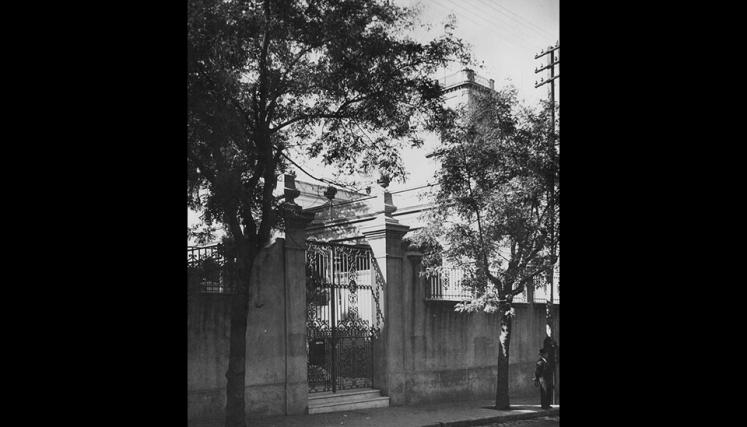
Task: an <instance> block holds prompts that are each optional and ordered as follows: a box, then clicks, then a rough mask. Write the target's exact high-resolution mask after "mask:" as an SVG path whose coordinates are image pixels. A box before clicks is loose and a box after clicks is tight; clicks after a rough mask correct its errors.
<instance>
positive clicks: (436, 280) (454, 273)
mask: <svg viewBox="0 0 747 427" xmlns="http://www.w3.org/2000/svg"><path fill="white" fill-rule="evenodd" d="M463 280H464V271H463V270H461V269H444V270H441V271H439V272H437V273H435V274H433V275H431V276H429V277H428V281H427V283H428V286H427V287H426V289H425V299H427V300H432V301H464V300H468V299H471V298H473V297H474V291H473V290H472V289H470V288H469V287H467V286H464V285H463V284H462V281H463Z"/></svg>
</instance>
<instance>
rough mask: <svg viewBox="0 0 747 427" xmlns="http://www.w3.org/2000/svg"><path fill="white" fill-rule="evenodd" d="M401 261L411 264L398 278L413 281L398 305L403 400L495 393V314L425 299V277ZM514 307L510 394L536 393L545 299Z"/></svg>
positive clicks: (557, 314)
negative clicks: (401, 318)
mask: <svg viewBox="0 0 747 427" xmlns="http://www.w3.org/2000/svg"><path fill="white" fill-rule="evenodd" d="M406 264H410V265H409V266H408V268H405V277H404V279H405V280H403V283H404V284H405V286H407V284H408V282H409V283H414V286H413V287H412V288H411V289H410V292H409V293H410V294H411V295H412V297H411V298H405V299H404V300H403V301H404V303H405V304H406V307H402V308H403V310H402V312H403V316H404V318H405V322H406V324H404V325H403V328H404V330H405V338H404V341H405V342H404V347H405V350H404V354H403V357H404V360H405V369H404V370H403V372H402V375H403V376H404V378H405V384H406V385H405V390H404V396H405V397H404V401H403V402H402V404H413V403H420V402H438V401H446V400H468V399H475V398H485V399H492V398H494V396H495V388H496V363H497V358H498V343H497V339H498V317H497V315H496V314H486V313H459V312H455V311H454V305H455V303H453V302H436V301H425V294H424V290H425V283H424V280H423V279H422V278H420V277H417V275H415V276H413V275H412V274H413V271H414V270H413V268H412V264H411V263H409V262H408V263H406ZM416 268H417V267H416ZM408 277H410V278H411V279H410V280H409V281H408V280H406V279H407V278H408ZM514 309H515V313H516V316H515V317H514V320H513V328H512V337H511V344H510V345H511V347H510V351H509V364H510V365H509V393H510V396H511V397H530V396H534V395H537V396H539V391H538V390H537V389H536V388H535V387H534V384H533V381H532V379H533V375H534V366H535V363H536V361H537V351H538V350H539V348H540V347H541V345H542V340H543V339H544V337H545V305H544V304H534V305H533V306H530V305H529V304H515V306H514ZM554 316H555V319H556V325H559V324H560V306H559V305H555V306H554ZM557 328H558V330H557V331H556V332H555V334H556V340H557V341H558V344H559V343H560V333H559V326H557ZM558 392H559V387H558Z"/></svg>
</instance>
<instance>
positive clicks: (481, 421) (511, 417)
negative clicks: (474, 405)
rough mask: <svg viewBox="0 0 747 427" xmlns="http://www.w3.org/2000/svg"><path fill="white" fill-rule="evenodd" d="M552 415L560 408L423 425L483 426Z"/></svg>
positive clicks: (435, 426) (558, 412) (439, 426)
mask: <svg viewBox="0 0 747 427" xmlns="http://www.w3.org/2000/svg"><path fill="white" fill-rule="evenodd" d="M552 416H560V408H553V409H548V410H544V411H537V412H530V413H525V414H508V415H498V416H495V417H485V418H477V419H472V420H462V421H449V422H445V423H436V424H427V425H424V426H422V427H468V426H481V425H485V424H492V423H505V422H509V421H517V420H530V419H532V418H541V417H552Z"/></svg>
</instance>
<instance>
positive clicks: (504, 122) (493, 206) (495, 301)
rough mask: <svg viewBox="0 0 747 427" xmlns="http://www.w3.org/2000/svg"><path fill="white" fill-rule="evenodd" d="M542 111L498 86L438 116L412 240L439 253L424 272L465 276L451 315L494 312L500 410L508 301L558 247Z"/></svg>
mask: <svg viewBox="0 0 747 427" xmlns="http://www.w3.org/2000/svg"><path fill="white" fill-rule="evenodd" d="M548 111H549V110H548V109H547V108H544V109H541V110H540V111H539V112H538V111H534V110H532V109H530V108H527V107H525V106H522V105H521V104H520V103H519V102H518V100H517V97H516V90H515V89H514V88H507V89H504V90H502V91H500V92H490V93H486V94H483V95H481V96H477V97H476V98H475V99H474V100H473V102H472V103H471V104H469V105H467V106H465V107H464V108H462V109H461V110H460V111H457V112H453V113H452V114H448V115H445V116H444V118H445V120H444V123H443V125H444V128H443V129H442V132H441V135H442V144H441V146H440V147H439V149H438V150H437V152H436V157H437V158H438V159H439V160H440V162H441V168H440V170H439V171H438V172H437V175H436V176H437V179H438V184H439V185H438V187H437V190H436V191H435V194H434V195H433V196H434V197H433V200H434V203H435V208H434V209H432V210H431V211H429V216H430V218H429V226H428V227H426V228H424V229H423V230H421V232H420V233H419V234H418V236H417V238H416V240H417V241H418V243H420V244H421V246H423V247H426V248H428V247H431V248H434V247H435V248H439V247H440V248H442V251H441V253H440V254H438V256H440V257H442V258H443V260H444V261H445V262H444V263H443V264H441V263H440V262H439V260H438V259H432V260H428V259H427V258H429V257H431V258H433V256H432V255H431V254H434V253H435V252H436V251H426V253H425V258H426V261H425V264H426V266H428V267H429V268H428V272H429V273H434V272H436V271H438V270H439V269H443V268H444V266H445V265H446V266H448V268H459V269H462V270H463V271H465V272H466V273H467V274H466V279H465V281H464V283H463V285H466V286H469V287H471V288H472V289H473V290H474V297H473V298H472V299H470V300H467V301H464V302H461V303H459V304H457V305H456V310H458V311H468V312H472V311H485V312H488V313H493V312H497V313H498V318H499V319H500V337H499V354H498V381H497V391H496V407H497V408H498V409H506V408H508V407H509V399H508V354H509V352H508V349H509V345H510V337H511V317H512V315H513V313H514V312H513V309H512V306H511V304H512V302H513V298H514V297H515V296H516V295H518V294H519V293H521V292H523V291H524V290H525V289H526V288H527V287H528V286H533V284H534V283H536V279H537V278H539V277H541V275H543V273H548V272H549V271H550V269H551V266H552V265H553V264H554V263H555V260H552V259H551V250H550V247H551V243H552V242H554V244H556V245H557V244H558V243H559V233H558V230H559V229H560V227H559V221H558V220H559V195H560V192H559V181H558V179H557V178H558V175H557V174H558V170H559V168H558V164H559V155H557V151H556V146H555V144H556V141H557V139H556V137H557V130H556V132H555V135H556V137H551V136H550V135H551V133H550V132H549V131H550V129H549V126H548V125H549V123H550V120H549V119H548V116H549V114H548ZM551 141H553V142H552V143H551ZM553 187H554V191H551V189H553ZM551 201H552V203H551ZM551 219H552V220H553V221H551Z"/></svg>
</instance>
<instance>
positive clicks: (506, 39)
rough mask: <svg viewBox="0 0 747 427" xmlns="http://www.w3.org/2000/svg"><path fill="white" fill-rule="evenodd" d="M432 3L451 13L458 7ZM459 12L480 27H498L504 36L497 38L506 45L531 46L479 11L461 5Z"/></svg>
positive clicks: (436, 1) (435, 1) (433, 0)
mask: <svg viewBox="0 0 747 427" xmlns="http://www.w3.org/2000/svg"><path fill="white" fill-rule="evenodd" d="M432 4H435V5H437V6H439V7H440V8H441V9H443V10H445V11H447V12H449V13H451V12H452V11H453V12H455V13H456V8H454V7H449V6H447V5H444V4H442V3H440V2H439V1H438V0H432ZM459 13H460V17H462V18H465V19H466V20H468V21H470V22H472V23H473V24H475V25H477V26H479V27H485V26H486V25H487V26H489V27H490V28H491V29H496V28H497V29H498V31H499V32H500V33H502V36H503V37H499V38H498V39H497V40H498V41H499V42H502V43H504V44H506V45H509V46H510V45H511V44H513V45H515V46H519V47H522V48H526V49H529V48H531V46H528V45H527V44H526V42H525V41H524V40H523V39H521V40H520V39H518V38H517V37H516V34H515V33H512V32H506V31H503V27H502V25H500V24H497V23H496V22H494V21H490V20H489V19H487V18H485V17H484V16H481V15H480V14H479V13H476V12H473V11H472V10H467V9H466V8H463V7H459ZM474 18H476V19H480V20H482V21H483V22H482V23H481V22H478V21H476V20H475V19H474Z"/></svg>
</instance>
